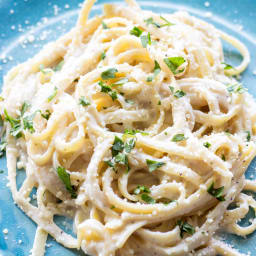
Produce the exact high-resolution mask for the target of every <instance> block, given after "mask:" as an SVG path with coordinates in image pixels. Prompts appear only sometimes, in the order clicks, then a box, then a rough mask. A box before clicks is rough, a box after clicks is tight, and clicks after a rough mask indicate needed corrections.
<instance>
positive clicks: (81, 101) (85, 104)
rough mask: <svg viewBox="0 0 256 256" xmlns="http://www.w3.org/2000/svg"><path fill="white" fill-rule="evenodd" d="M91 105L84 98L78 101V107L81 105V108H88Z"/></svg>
mask: <svg viewBox="0 0 256 256" xmlns="http://www.w3.org/2000/svg"><path fill="white" fill-rule="evenodd" d="M90 104H91V103H90V102H89V101H88V100H87V99H85V97H84V96H82V97H80V99H79V105H82V106H83V107H86V106H89V105H90Z"/></svg>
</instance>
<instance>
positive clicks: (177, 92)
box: [174, 90, 186, 98]
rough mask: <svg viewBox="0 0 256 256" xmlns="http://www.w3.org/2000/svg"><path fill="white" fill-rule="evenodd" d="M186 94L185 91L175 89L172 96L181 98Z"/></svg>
mask: <svg viewBox="0 0 256 256" xmlns="http://www.w3.org/2000/svg"><path fill="white" fill-rule="evenodd" d="M185 95H186V93H185V92H184V91H182V90H177V91H176V92H175V93H174V97H175V98H181V97H183V96H185Z"/></svg>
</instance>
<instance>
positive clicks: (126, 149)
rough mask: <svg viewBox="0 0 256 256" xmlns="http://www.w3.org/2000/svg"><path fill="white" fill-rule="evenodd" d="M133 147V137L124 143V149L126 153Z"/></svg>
mask: <svg viewBox="0 0 256 256" xmlns="http://www.w3.org/2000/svg"><path fill="white" fill-rule="evenodd" d="M134 147H135V139H130V140H128V141H127V142H126V143H125V144H124V150H125V152H126V153H130V152H131V151H132V149H134Z"/></svg>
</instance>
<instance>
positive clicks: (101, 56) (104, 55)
mask: <svg viewBox="0 0 256 256" xmlns="http://www.w3.org/2000/svg"><path fill="white" fill-rule="evenodd" d="M105 58H106V52H102V53H101V55H100V59H101V60H104V59H105Z"/></svg>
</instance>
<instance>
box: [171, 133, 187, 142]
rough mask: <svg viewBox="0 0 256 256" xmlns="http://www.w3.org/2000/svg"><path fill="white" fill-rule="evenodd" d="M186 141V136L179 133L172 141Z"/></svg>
mask: <svg viewBox="0 0 256 256" xmlns="http://www.w3.org/2000/svg"><path fill="white" fill-rule="evenodd" d="M186 139H187V138H186V137H185V136H184V134H183V133H178V134H176V135H174V136H173V137H172V141H173V142H179V141H184V140H186Z"/></svg>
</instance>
